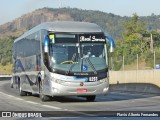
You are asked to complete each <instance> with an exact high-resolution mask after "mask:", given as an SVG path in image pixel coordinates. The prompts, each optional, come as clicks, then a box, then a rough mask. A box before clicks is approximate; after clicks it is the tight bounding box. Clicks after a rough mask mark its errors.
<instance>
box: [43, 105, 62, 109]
mask: <svg viewBox="0 0 160 120" xmlns="http://www.w3.org/2000/svg"><path fill="white" fill-rule="evenodd" d="M42 106H44V107H48V108H53V109H56V110H61V109H62V108H59V107H55V106H50V105H42Z"/></svg>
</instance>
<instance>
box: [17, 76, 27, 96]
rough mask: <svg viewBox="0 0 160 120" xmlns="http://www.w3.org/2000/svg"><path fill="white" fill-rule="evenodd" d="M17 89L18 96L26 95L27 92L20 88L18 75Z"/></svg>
mask: <svg viewBox="0 0 160 120" xmlns="http://www.w3.org/2000/svg"><path fill="white" fill-rule="evenodd" d="M18 90H19V95H20V96H26V95H27V92H25V91H23V90H22V86H21V80H20V77H18Z"/></svg>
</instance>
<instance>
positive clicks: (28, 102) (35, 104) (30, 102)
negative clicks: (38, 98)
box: [25, 101, 39, 105]
mask: <svg viewBox="0 0 160 120" xmlns="http://www.w3.org/2000/svg"><path fill="white" fill-rule="evenodd" d="M25 102H27V103H31V104H35V105H37V104H39V103H37V102H32V101H25Z"/></svg>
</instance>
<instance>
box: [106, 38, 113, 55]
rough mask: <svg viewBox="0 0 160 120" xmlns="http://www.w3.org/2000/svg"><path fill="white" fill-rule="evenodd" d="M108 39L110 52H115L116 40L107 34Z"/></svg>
mask: <svg viewBox="0 0 160 120" xmlns="http://www.w3.org/2000/svg"><path fill="white" fill-rule="evenodd" d="M106 40H108V41H109V47H110V52H114V40H113V38H112V37H110V36H106Z"/></svg>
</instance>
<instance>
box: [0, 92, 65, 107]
mask: <svg viewBox="0 0 160 120" xmlns="http://www.w3.org/2000/svg"><path fill="white" fill-rule="evenodd" d="M0 94H3V95H5V96H8V97H12V98H14V99H16V100H23V101H25V102H27V103H30V104H34V105H41V106H43V107H47V108H52V109H55V110H62V108H59V107H55V106H50V105H43V104H40V103H37V102H32V101H26V100H24V99H22V98H19V97H15V96H12V95H8V94H6V93H3V92H0ZM66 110H67V109H66Z"/></svg>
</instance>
